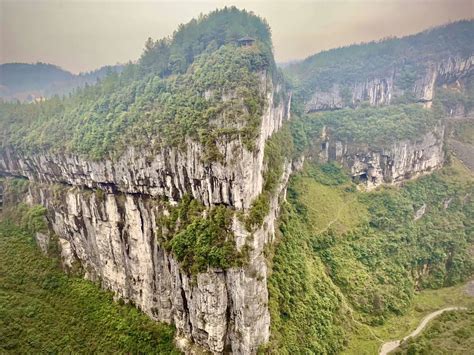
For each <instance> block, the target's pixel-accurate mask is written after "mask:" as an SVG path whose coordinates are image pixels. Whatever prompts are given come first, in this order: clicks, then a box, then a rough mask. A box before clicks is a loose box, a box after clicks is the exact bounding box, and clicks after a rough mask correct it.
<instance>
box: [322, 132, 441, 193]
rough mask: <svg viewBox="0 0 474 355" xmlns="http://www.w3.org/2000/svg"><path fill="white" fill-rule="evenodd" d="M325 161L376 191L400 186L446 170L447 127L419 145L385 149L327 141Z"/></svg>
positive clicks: (401, 144)
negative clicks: (339, 165)
mask: <svg viewBox="0 0 474 355" xmlns="http://www.w3.org/2000/svg"><path fill="white" fill-rule="evenodd" d="M323 145H324V149H322V151H321V152H320V155H319V156H320V158H321V159H322V160H323V161H328V162H329V161H336V162H339V163H340V164H342V165H344V166H345V167H347V168H348V169H350V171H351V174H352V176H353V177H354V178H357V179H359V180H360V181H361V182H363V183H365V185H366V186H367V188H368V189H369V190H370V189H373V188H375V187H377V186H379V185H381V184H383V183H385V184H396V183H399V182H402V181H404V180H407V179H410V178H414V177H417V176H419V175H422V174H425V173H428V172H430V171H432V170H434V169H438V168H440V167H442V165H443V163H444V151H443V147H444V125H440V126H437V127H434V128H433V130H432V131H430V132H427V133H426V134H424V135H423V136H422V137H419V138H418V139H417V140H415V141H410V140H402V141H399V142H395V143H392V144H388V145H387V146H386V147H383V148H374V147H370V146H369V145H361V144H354V143H352V144H349V143H346V142H340V141H331V140H330V139H329V140H326V141H325V142H324V143H323Z"/></svg>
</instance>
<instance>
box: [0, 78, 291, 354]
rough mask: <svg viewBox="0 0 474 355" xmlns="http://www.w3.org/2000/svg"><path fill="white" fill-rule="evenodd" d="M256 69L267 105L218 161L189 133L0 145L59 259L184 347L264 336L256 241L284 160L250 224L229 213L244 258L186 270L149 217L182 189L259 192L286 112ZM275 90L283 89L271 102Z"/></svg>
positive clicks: (237, 204) (263, 237)
mask: <svg viewBox="0 0 474 355" xmlns="http://www.w3.org/2000/svg"><path fill="white" fill-rule="evenodd" d="M260 79H261V81H262V85H261V90H265V95H266V105H265V107H266V109H265V112H264V114H263V115H262V118H261V124H260V132H259V136H258V139H257V142H256V149H255V150H254V151H249V150H247V149H246V147H245V146H244V145H243V144H242V142H241V141H240V140H239V139H235V140H231V141H226V142H221V143H220V144H219V146H218V149H219V151H220V152H221V154H222V155H223V157H224V159H223V160H222V161H219V162H212V163H209V162H206V161H205V159H204V158H203V148H202V147H201V146H200V145H199V144H198V143H196V142H194V141H193V140H191V139H188V141H187V143H188V144H187V147H186V148H185V149H184V150H179V149H178V148H166V149H163V150H162V151H160V152H158V153H156V154H153V153H152V152H148V151H141V150H139V149H136V148H130V149H128V150H127V151H126V152H125V153H124V154H123V155H122V156H121V157H119V158H118V159H117V160H116V161H113V160H111V159H108V160H102V161H91V160H88V159H85V158H82V157H80V156H75V155H69V154H22V153H19V152H17V151H14V150H12V149H5V150H3V151H2V152H1V154H0V173H1V174H3V175H13V176H22V177H26V178H28V179H29V180H30V181H31V182H32V184H31V188H30V202H32V203H37V204H42V205H44V206H46V207H47V210H48V213H47V219H48V223H49V225H50V227H51V229H52V231H54V234H55V235H56V236H57V237H58V238H59V244H60V249H61V256H62V260H63V264H64V267H65V268H72V269H74V268H76V267H78V266H79V267H80V268H81V269H82V270H83V272H84V276H85V277H86V278H88V279H90V280H95V281H98V282H100V283H101V284H102V286H103V287H104V288H107V289H109V290H112V291H113V292H114V293H115V294H116V295H117V297H119V298H122V299H124V300H126V301H130V302H133V304H135V305H136V306H137V307H138V308H140V309H141V310H143V311H144V312H146V313H147V314H148V315H149V316H150V317H152V318H153V319H156V320H159V321H164V322H168V323H172V324H174V325H175V326H176V328H177V330H178V335H179V337H181V338H182V341H179V342H178V344H180V345H181V346H182V347H183V350H185V351H186V350H187V349H188V348H187V346H188V345H189V344H192V343H194V344H197V345H199V346H201V347H202V348H204V349H206V350H210V351H211V352H212V353H223V352H227V351H232V352H233V353H236V354H239V353H240V354H252V353H256V351H257V349H258V347H259V346H260V345H261V344H263V343H265V342H267V341H268V339H269V325H270V316H269V311H268V290H267V266H266V262H265V257H264V255H263V250H264V247H265V245H266V243H268V242H270V241H271V240H272V238H273V235H274V229H275V223H276V222H275V221H276V219H277V216H278V213H279V199H280V196H282V195H284V190H285V188H286V182H287V180H288V178H289V175H290V172H291V169H292V166H291V163H290V162H288V163H287V164H286V168H285V169H284V174H283V176H282V177H281V183H280V185H279V188H278V189H277V192H276V193H275V194H274V195H273V197H272V198H271V201H270V212H269V213H268V215H267V216H266V217H265V219H264V223H263V225H262V226H261V227H260V228H258V229H257V230H254V231H252V233H250V232H249V231H247V230H246V228H245V227H244V226H243V224H242V222H240V221H239V220H238V218H237V217H235V218H234V221H233V230H234V234H235V237H236V245H237V248H242V247H243V245H248V246H250V252H249V262H248V264H247V265H246V266H245V267H235V268H230V269H226V270H221V269H210V270H208V272H204V273H200V274H198V275H195V276H191V275H188V274H186V273H185V272H183V271H182V269H181V268H180V266H179V264H178V263H177V261H176V260H175V259H174V257H173V256H172V255H171V254H170V253H168V252H166V250H165V249H164V248H163V247H162V246H160V244H159V243H158V242H157V235H156V229H157V226H156V220H157V217H158V216H159V215H161V214H166V213H167V210H166V207H165V204H164V203H163V201H164V200H168V201H171V203H173V202H177V201H179V199H180V198H181V197H182V196H183V195H184V194H191V195H192V196H193V197H194V198H196V199H198V200H200V201H201V202H202V203H204V204H205V205H207V206H212V205H218V204H223V205H226V206H228V207H230V208H234V209H242V210H246V209H248V208H249V207H250V205H251V203H252V201H253V200H254V199H255V197H257V196H258V195H259V194H260V192H261V191H262V187H263V171H264V169H265V166H264V146H265V142H266V140H267V139H268V138H269V137H270V136H271V135H272V134H273V133H274V132H276V131H277V130H278V129H279V128H280V127H281V125H282V124H283V122H284V121H285V120H287V119H289V112H290V101H291V95H290V94H288V93H286V92H284V90H283V88H282V87H281V86H280V85H279V84H278V83H273V82H272V77H271V74H270V73H261V75H260ZM276 95H279V97H281V96H283V97H284V99H283V100H281V99H279V100H278V103H276V101H275V97H276ZM38 242H39V244H40V245H43V246H44V245H46V246H47V244H48V243H50V242H51V241H48V240H47V238H46V237H45V235H44V234H42V235H38ZM186 344H188V345H186Z"/></svg>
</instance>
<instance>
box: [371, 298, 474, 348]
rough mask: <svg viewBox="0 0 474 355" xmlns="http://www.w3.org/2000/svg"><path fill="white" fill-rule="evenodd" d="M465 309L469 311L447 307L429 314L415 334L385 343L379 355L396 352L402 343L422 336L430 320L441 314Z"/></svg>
mask: <svg viewBox="0 0 474 355" xmlns="http://www.w3.org/2000/svg"><path fill="white" fill-rule="evenodd" d="M465 309H467V308H466V307H446V308H443V309H440V310H438V311H436V312H433V313H430V314H428V315H427V316H426V317H425V318H423V319H422V321H421V323H420V325H419V326H418V327H417V328H416V329H415V330H414V331H413V332H411V333H410V334H408V335H407V336H406V337H405V338H403V339H402V340H401V341H400V340H393V341H389V342H386V343H383V344H382V347H381V348H380V352H379V355H387V354H388V353H389V352H391V351H393V350H395V349H396V348H398V347H399V345H400V344H401V343H402V342H404V341H405V340H407V339H408V338H411V337H415V336H417V335H418V334H420V333H421V331H422V330H423V328H424V327H426V325H427V324H428V322H429V321H430V320H432V319H433V318H435V317H437V316H439V315H440V314H441V313H443V312H446V311H459V310H465Z"/></svg>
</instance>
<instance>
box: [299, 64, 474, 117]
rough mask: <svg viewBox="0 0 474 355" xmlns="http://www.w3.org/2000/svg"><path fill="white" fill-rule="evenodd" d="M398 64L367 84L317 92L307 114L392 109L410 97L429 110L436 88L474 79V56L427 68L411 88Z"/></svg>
mask: <svg viewBox="0 0 474 355" xmlns="http://www.w3.org/2000/svg"><path fill="white" fill-rule="evenodd" d="M403 67H404V66H403V65H397V64H394V66H393V67H392V68H390V69H388V70H387V71H386V73H385V75H382V76H380V77H377V78H367V80H365V81H361V82H355V83H349V84H346V85H344V87H343V86H341V85H339V84H334V85H333V86H332V87H331V88H330V89H328V90H316V91H315V92H313V94H312V95H311V98H310V99H309V100H308V102H307V103H306V104H305V111H306V112H317V111H326V110H336V109H342V108H344V107H357V106H359V105H360V104H362V103H364V102H366V103H369V104H370V105H371V106H380V105H388V104H391V103H393V102H394V101H396V99H397V98H401V97H402V96H404V95H409V96H411V97H412V98H413V100H414V101H417V102H424V103H426V105H427V106H428V107H429V105H430V103H431V101H432V100H433V96H434V91H435V87H436V86H440V85H444V84H448V83H452V82H454V81H456V80H459V79H462V78H464V77H466V76H468V75H471V74H472V72H473V71H474V56H472V55H471V56H468V57H459V56H456V57H448V58H447V59H445V60H442V61H440V62H429V63H425V64H423V70H421V71H420V72H419V73H417V77H416V80H414V81H413V82H412V83H411V82H409V83H408V84H407V83H406V82H405V83H402V82H401V80H402V79H401V77H402V75H403V73H402V71H401V70H400V68H403Z"/></svg>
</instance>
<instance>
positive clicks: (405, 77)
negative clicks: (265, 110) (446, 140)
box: [284, 20, 474, 111]
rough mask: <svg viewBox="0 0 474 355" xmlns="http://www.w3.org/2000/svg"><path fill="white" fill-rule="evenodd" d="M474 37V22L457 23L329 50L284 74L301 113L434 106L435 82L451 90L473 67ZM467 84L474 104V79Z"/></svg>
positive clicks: (459, 98) (461, 98) (293, 65)
mask: <svg viewBox="0 0 474 355" xmlns="http://www.w3.org/2000/svg"><path fill="white" fill-rule="evenodd" d="M473 32H474V21H473V20H465V21H459V22H454V23H451V24H447V25H445V26H440V27H436V28H433V29H429V30H427V31H424V32H421V33H419V34H416V35H412V36H407V37H403V38H390V39H382V40H380V41H374V42H370V43H365V44H354V45H350V46H347V47H342V48H337V49H331V50H328V51H324V52H321V53H318V54H315V55H313V56H310V57H308V58H306V59H305V60H304V61H301V62H298V63H295V64H291V65H288V66H287V67H285V68H284V69H285V73H286V74H287V75H288V77H289V78H290V81H291V82H292V83H293V85H294V90H295V97H296V98H297V99H298V100H297V101H299V102H300V103H301V104H302V107H301V108H300V109H301V110H306V111H319V110H325V109H335V108H342V107H351V106H352V107H354V106H360V105H361V104H364V102H366V103H368V104H372V105H380V104H387V103H410V102H416V101H431V99H432V93H431V91H432V87H431V86H432V85H433V84H435V85H436V83H435V81H437V82H438V84H451V83H452V80H453V79H454V78H455V77H456V74H455V73H456V72H460V71H464V70H467V71H469V68H470V67H472V54H473V52H474V43H473V41H472V33H473ZM467 73H468V72H466V74H467ZM456 79H460V78H459V76H457V77H456ZM431 81H433V83H431ZM461 82H462V80H461ZM467 84H469V85H470V88H469V90H468V92H469V93H468V95H470V97H471V99H472V97H473V89H472V79H470V80H469V82H468V83H467ZM463 99H464V100H466V98H463V97H462V95H458V98H457V100H463ZM303 102H304V105H303ZM469 109H470V108H469Z"/></svg>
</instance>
